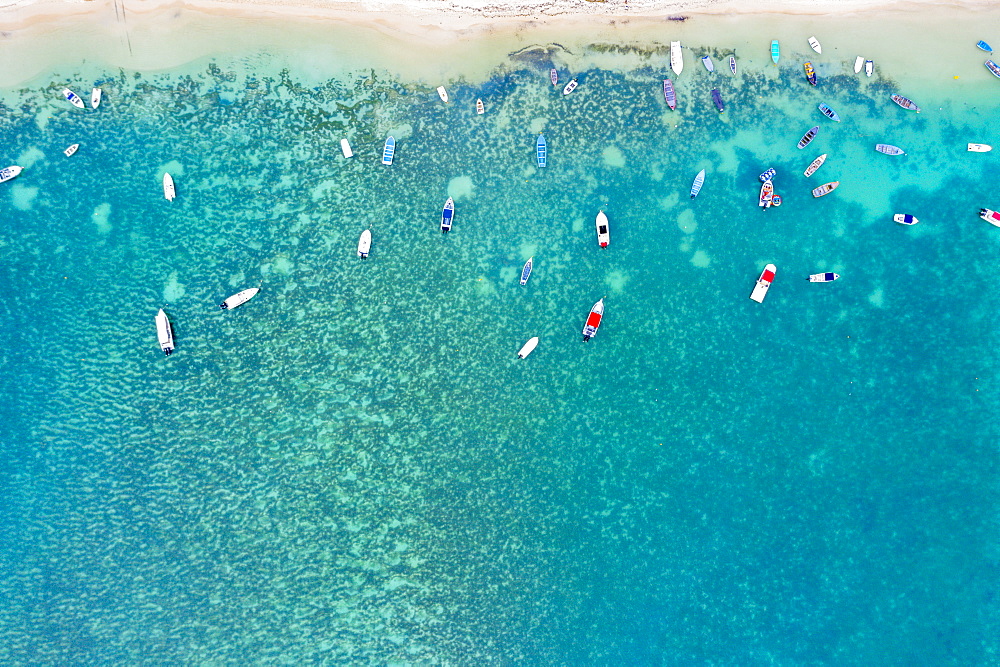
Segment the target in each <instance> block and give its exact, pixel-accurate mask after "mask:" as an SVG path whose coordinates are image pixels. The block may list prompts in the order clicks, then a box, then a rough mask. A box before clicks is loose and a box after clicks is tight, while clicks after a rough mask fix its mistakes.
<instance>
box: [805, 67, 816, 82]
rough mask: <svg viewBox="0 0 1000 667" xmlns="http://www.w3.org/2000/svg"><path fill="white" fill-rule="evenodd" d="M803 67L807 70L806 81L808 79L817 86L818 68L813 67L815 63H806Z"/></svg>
mask: <svg viewBox="0 0 1000 667" xmlns="http://www.w3.org/2000/svg"><path fill="white" fill-rule="evenodd" d="M803 67H804V68H805V70H806V81H808V82H809V83H811V84H812V85H814V86H815V85H816V70H814V69H813V64H812V63H806V64H805V65H803Z"/></svg>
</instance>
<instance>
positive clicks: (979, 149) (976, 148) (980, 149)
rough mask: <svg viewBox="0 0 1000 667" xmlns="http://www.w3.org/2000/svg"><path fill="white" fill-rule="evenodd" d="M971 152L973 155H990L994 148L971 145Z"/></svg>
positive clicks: (987, 145) (983, 145)
mask: <svg viewBox="0 0 1000 667" xmlns="http://www.w3.org/2000/svg"><path fill="white" fill-rule="evenodd" d="M969 150H970V151H972V152H973V153H989V152H990V151H991V150H993V147H992V146H990V145H989V144H969Z"/></svg>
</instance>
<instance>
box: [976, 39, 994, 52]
mask: <svg viewBox="0 0 1000 667" xmlns="http://www.w3.org/2000/svg"><path fill="white" fill-rule="evenodd" d="M976 46H978V47H979V48H980V49H982V50H983V51H985V52H986V53H993V47H992V46H990V45H989V44H987V43H986V42H984V41H983V40H979V41H978V42H976Z"/></svg>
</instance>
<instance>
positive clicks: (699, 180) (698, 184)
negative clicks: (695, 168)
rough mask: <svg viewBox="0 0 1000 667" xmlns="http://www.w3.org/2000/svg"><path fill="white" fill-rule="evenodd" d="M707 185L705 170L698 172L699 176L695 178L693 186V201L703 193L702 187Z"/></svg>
mask: <svg viewBox="0 0 1000 667" xmlns="http://www.w3.org/2000/svg"><path fill="white" fill-rule="evenodd" d="M704 183H705V170H704V169H702V170H701V171H699V172H698V175H697V176H695V177H694V182H693V183H692V184H691V199H694V198H695V197H697V196H698V193H699V192H701V186H702V185H704Z"/></svg>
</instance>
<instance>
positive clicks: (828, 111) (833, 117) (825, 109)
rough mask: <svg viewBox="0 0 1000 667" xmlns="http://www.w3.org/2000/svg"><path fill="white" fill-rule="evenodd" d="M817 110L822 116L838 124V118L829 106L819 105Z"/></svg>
mask: <svg viewBox="0 0 1000 667" xmlns="http://www.w3.org/2000/svg"><path fill="white" fill-rule="evenodd" d="M817 108H818V109H819V111H820V113H822V114H823V115H824V116H826V117H827V118H829V119H830V120H832V121H834V122H837V123H839V122H840V116H839V115H838V114H837V112H836V111H834V110H833V109H831V108H830V105H828V104H820V105H819V106H818V107H817Z"/></svg>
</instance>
